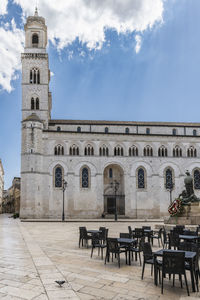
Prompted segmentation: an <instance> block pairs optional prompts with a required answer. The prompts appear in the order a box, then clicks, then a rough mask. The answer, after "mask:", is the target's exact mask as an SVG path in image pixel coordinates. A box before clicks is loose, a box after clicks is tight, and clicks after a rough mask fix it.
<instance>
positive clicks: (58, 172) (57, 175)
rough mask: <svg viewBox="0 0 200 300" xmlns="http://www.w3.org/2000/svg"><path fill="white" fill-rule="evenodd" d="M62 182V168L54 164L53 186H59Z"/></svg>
mask: <svg viewBox="0 0 200 300" xmlns="http://www.w3.org/2000/svg"><path fill="white" fill-rule="evenodd" d="M62 182H63V168H62V167H61V166H56V167H55V169H54V187H56V188H61V187H62Z"/></svg>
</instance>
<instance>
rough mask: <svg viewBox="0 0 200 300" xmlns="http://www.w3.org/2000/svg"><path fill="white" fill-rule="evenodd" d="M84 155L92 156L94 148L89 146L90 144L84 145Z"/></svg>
mask: <svg viewBox="0 0 200 300" xmlns="http://www.w3.org/2000/svg"><path fill="white" fill-rule="evenodd" d="M84 152H85V155H86V156H93V155H94V148H93V147H92V146H91V145H89V144H88V145H87V146H86V147H85V151H84Z"/></svg>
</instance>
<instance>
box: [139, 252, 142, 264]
mask: <svg viewBox="0 0 200 300" xmlns="http://www.w3.org/2000/svg"><path fill="white" fill-rule="evenodd" d="M139 260H140V266H141V265H142V263H141V256H140V252H139Z"/></svg>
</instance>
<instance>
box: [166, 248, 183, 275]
mask: <svg viewBox="0 0 200 300" xmlns="http://www.w3.org/2000/svg"><path fill="white" fill-rule="evenodd" d="M162 268H163V273H164V274H184V273H185V252H184V251H179V252H178V251H167V250H166V251H163V264H162Z"/></svg>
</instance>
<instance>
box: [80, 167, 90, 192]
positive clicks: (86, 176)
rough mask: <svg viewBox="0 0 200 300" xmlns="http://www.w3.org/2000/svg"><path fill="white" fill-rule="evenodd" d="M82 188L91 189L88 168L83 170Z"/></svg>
mask: <svg viewBox="0 0 200 300" xmlns="http://www.w3.org/2000/svg"><path fill="white" fill-rule="evenodd" d="M81 177H82V179H81V182H82V188H88V187H89V172H88V168H83V169H82V176H81Z"/></svg>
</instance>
